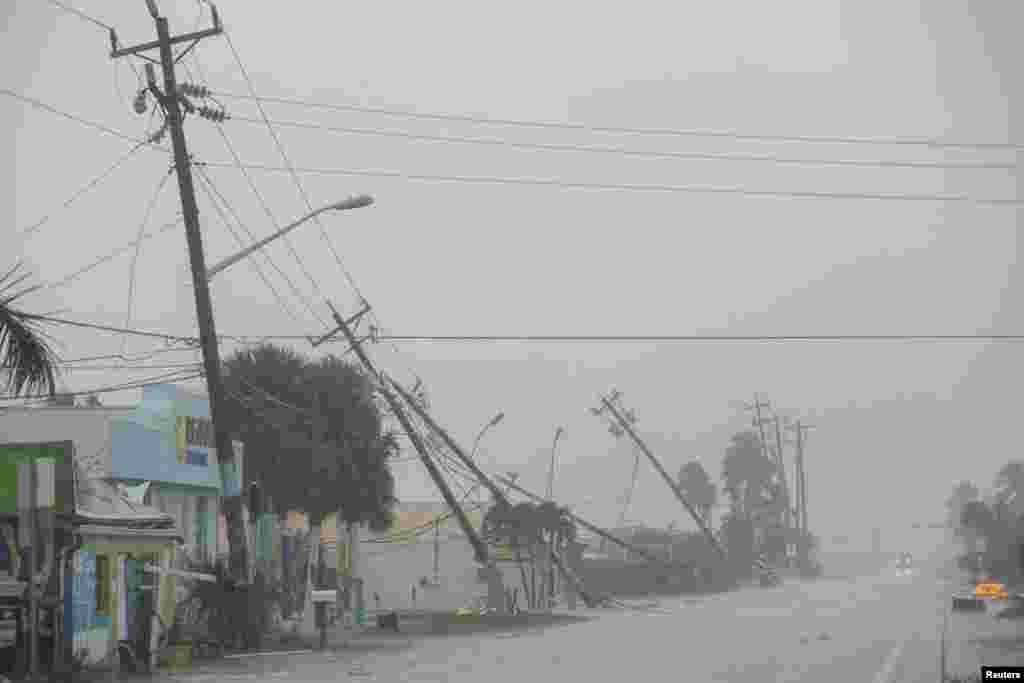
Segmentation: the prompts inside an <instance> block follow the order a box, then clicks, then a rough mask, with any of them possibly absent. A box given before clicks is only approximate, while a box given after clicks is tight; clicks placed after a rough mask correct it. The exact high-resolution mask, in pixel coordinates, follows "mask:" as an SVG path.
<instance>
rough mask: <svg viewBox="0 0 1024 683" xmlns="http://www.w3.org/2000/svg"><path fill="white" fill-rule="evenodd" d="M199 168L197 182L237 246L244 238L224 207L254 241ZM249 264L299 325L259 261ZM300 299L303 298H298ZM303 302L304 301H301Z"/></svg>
mask: <svg viewBox="0 0 1024 683" xmlns="http://www.w3.org/2000/svg"><path fill="white" fill-rule="evenodd" d="M199 170H200V173H198V176H199V178H200V180H202V181H204V182H201V183H199V185H200V187H202V188H203V191H204V192H206V197H207V199H209V200H210V203H211V204H212V205H213V208H214V210H216V212H217V215H218V216H219V217H220V220H221V223H223V224H224V227H226V228H227V229H228V231H229V232H230V233H231V236H232V237H234V238H235V241H236V242H238V246H239V247H242V248H245V247H246V246H247V245H246V244H245V242H244V240H242V238H241V237H240V236H239V235H238V232H237V231H236V230H235V228H234V226H233V225H231V222H230V221H229V220H228V218H227V215H226V214H225V209H227V211H228V212H230V213H231V215H232V216H233V217H234V219H235V221H236V222H237V223H238V224H239V226H241V227H242V229H243V230H245V231H246V232H247V233H248V234H249V237H250V238H251V239H252V241H253V242H256V237H255V236H254V235H253V234H252V231H250V230H249V228H248V227H246V226H245V224H244V223H242V222H241V221H240V220H238V214H237V213H235V210H234V209H233V208H232V207H231V205H230V204H228V203H227V199H225V198H224V195H222V194H221V193H220V192H219V191H218V190H217V189H216V186H215V185H214V184H213V181H211V180H210V178H209V177H208V176H207V174H206V173H205V172H203V171H202V169H199ZM211 190H213V192H216V193H217V197H219V198H220V200H221V202H223V203H224V207H221V205H220V204H219V203H218V202H217V198H216V197H214V194H213V192H211ZM262 256H263V257H264V258H266V260H267V262H268V263H270V265H271V266H273V267H274V268H276V269H277V272H278V273H280V275H281V276H282V277H283V278H284V279H285V281H286V282H287V283H288V284H289V285H290V286H291V287H292V291H293V292H295V293H296V294H297V295H298V294H301V292H298V289H297V288H296V287H295V285H294V283H292V281H291V280H290V279H289V278H288V276H287V275H285V274H284V272H283V271H282V270H281V269H280V268H278V267H277V264H276V263H274V261H273V260H272V259H271V258H270V255H269V254H266V253H263V254H262ZM249 265H251V266H252V267H253V268H254V269H255V270H256V272H257V273H258V274H259V276H260V279H261V280H263V283H264V284H265V285H266V286H267V289H269V290H270V292H271V293H272V294H273V295H274V298H275V299H277V303H278V305H280V306H281V309H282V310H283V311H284V312H285V314H286V315H288V317H290V318H291V319H292V321H293V322H295V324H296V325H299V326H301V325H302V321H301V320H299V318H298V316H297V315H296V314H295V312H294V311H292V310H291V308H289V307H288V305H287V304H286V303H285V301H284V298H283V297H282V296H281V294H280V292H278V291H277V288H276V287H274V285H273V283H272V282H270V279H269V278H268V277H267V275H266V273H264V272H263V269H262V268H260V265H259V262H258V261H255V260H252V261H250V262H249ZM300 301H303V300H302V299H301V298H300ZM303 303H305V301H303ZM307 306H308V304H307Z"/></svg>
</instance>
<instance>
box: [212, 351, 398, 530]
mask: <svg viewBox="0 0 1024 683" xmlns="http://www.w3.org/2000/svg"><path fill="white" fill-rule="evenodd" d="M224 384H225V387H226V391H227V396H228V400H227V401H226V403H227V411H226V412H227V418H228V419H227V421H228V423H229V425H230V426H231V428H232V429H233V430H234V431H235V432H236V433H237V434H238V435H239V437H240V438H241V439H242V440H243V441H244V442H245V444H246V463H245V472H246V475H247V478H248V479H249V480H254V481H259V482H260V484H261V486H262V487H263V490H264V492H265V493H266V494H267V495H269V496H270V497H271V498H272V499H273V501H274V502H275V505H277V506H278V507H279V508H282V509H288V508H291V509H297V510H304V511H305V512H306V513H307V514H309V515H310V517H311V518H313V519H321V518H322V517H323V516H324V515H325V514H328V513H331V512H335V511H339V510H340V512H341V516H342V520H343V521H344V522H346V523H360V524H363V523H365V524H369V525H370V526H372V527H373V528H376V529H383V528H386V526H387V524H388V522H389V517H388V513H389V512H390V511H391V509H392V508H393V506H394V504H395V502H396V498H395V484H394V479H393V477H392V474H391V469H390V466H389V464H388V461H389V459H390V458H391V457H393V456H394V455H396V454H397V452H398V450H399V444H398V441H397V439H396V438H395V435H394V434H393V433H390V432H388V431H386V430H385V429H384V425H383V419H382V415H381V411H380V407H379V405H378V403H377V402H376V401H375V399H374V385H373V383H372V382H371V381H370V380H369V379H368V378H367V377H366V375H365V374H364V373H363V372H362V371H361V370H360V369H359V368H358V367H357V366H355V365H352V364H350V363H347V362H345V361H344V360H342V359H340V358H338V357H335V356H327V357H326V358H323V359H320V360H317V361H312V360H309V359H307V358H305V357H304V356H302V355H300V354H298V353H296V352H295V351H293V350H291V349H289V348H286V347H280V346H275V345H273V344H264V345H261V346H259V347H256V348H254V349H252V350H249V351H240V352H237V353H235V354H234V355H233V356H231V357H230V358H228V359H227V360H226V361H225V363H224Z"/></svg>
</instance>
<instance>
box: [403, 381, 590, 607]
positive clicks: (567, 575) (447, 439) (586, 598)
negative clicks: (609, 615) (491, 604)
mask: <svg viewBox="0 0 1024 683" xmlns="http://www.w3.org/2000/svg"><path fill="white" fill-rule="evenodd" d="M389 382H390V383H391V386H392V387H394V389H395V391H397V392H398V393H399V395H401V397H402V398H403V399H404V400H405V402H406V403H408V404H409V406H410V407H411V408H412V409H413V410H414V411H415V412H416V414H417V415H419V416H420V419H422V420H423V421H424V422H426V423H427V426H429V427H430V428H431V429H432V430H434V432H435V433H436V434H437V435H438V436H440V437H441V440H442V441H444V443H445V445H446V446H448V448H450V449H451V451H452V452H453V453H455V455H456V456H458V458H459V460H461V461H462V463H463V464H464V465H465V466H466V467H468V468H469V470H470V472H472V473H473V475H474V476H475V477H476V478H477V480H478V481H479V482H480V483H481V484H483V485H484V486H486V487H487V488H488V489H489V490H490V491H491V495H493V496H494V499H495V500H496V501H498V502H499V503H502V504H504V505H508V504H509V500H508V496H506V495H505V492H504V491H502V490H501V488H500V487H498V486H497V485H496V484H495V483H494V482H493V481H491V479H490V477H488V476H487V475H486V474H484V473H483V471H481V470H480V468H479V467H477V465H476V463H475V462H473V459H472V458H470V457H469V456H467V455H466V453H465V451H463V450H462V448H460V447H459V445H458V444H457V443H455V440H454V439H453V438H452V437H451V435H450V434H448V432H447V431H445V430H444V429H443V428H442V427H441V426H440V425H439V424H437V422H436V421H435V420H434V418H432V417H431V416H430V414H429V413H427V411H426V410H424V409H423V406H422V405H420V403H419V401H417V400H416V399H415V398H414V397H413V396H411V395H410V394H409V392H408V391H406V390H405V389H404V388H403V387H402V386H401V385H400V384H399V383H398V382H396V381H395V380H394V379H390V378H389ZM551 561H552V562H553V563H554V565H555V567H557V569H558V572H559V573H560V574H561V575H562V578H564V579H565V580H566V581H567V582H569V585H571V586H572V587H573V590H575V591H576V592H577V593H578V594H579V595H580V597H582V598H583V602H584V603H585V604H586V605H587V607H594V606H596V605H597V604H598V603H597V600H596V599H595V598H594V597H593V596H591V595H590V594H589V593H588V592H587V591H586V589H585V588H584V586H583V581H582V580H581V579H580V578H579V577H578V576H576V575H575V574H574V573H573V572H572V570H570V569H569V568H568V567H566V566H565V563H563V562H562V559H561V558H560V557H559V556H558V553H556V552H555V551H554V550H552V551H551Z"/></svg>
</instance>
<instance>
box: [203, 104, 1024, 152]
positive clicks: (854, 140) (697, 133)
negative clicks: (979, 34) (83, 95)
mask: <svg viewBox="0 0 1024 683" xmlns="http://www.w3.org/2000/svg"><path fill="white" fill-rule="evenodd" d="M215 94H217V95H219V96H221V97H225V98H230V99H235V100H255V101H257V102H258V103H262V102H266V103H274V104H288V105H298V106H303V107H308V108H311V109H330V110H336V111H349V112H359V113H365V114H379V115H383V116H392V117H397V118H409V119H426V120H431V121H461V122H465V123H476V124H483V125H489V126H512V127H517V128H548V129H555V130H576V131H585V132H590V133H610V134H617V135H653V136H671V137H709V138H729V139H733V140H750V141H760V142H801V143H827V144H858V145H893V146H921V147H931V148H935V149H973V150H1021V149H1024V144H1021V143H1016V142H959V141H952V140H941V139H935V138H933V139H928V138H895V137H893V138H884V137H855V136H837V135H769V134H761V133H757V134H755V133H744V132H741V131H735V130H711V129H700V128H636V127H627V126H589V125H586V124H579V123H559V122H551V121H528V120H524V119H502V118H489V117H485V116H474V115H466V114H438V113H425V112H413V111H407V110H399V109H388V108H383V107H367V106H362V105H352V104H330V103H323V102H312V101H308V100H301V99H295V98H286V97H267V96H256V95H255V94H249V95H245V94H239V93H229V92H223V91H216V92H215Z"/></svg>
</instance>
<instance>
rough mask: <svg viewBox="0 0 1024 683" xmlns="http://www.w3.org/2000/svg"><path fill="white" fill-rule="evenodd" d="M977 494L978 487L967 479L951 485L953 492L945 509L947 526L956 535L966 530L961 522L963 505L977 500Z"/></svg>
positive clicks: (960, 534)
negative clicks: (946, 511)
mask: <svg viewBox="0 0 1024 683" xmlns="http://www.w3.org/2000/svg"><path fill="white" fill-rule="evenodd" d="M979 495H980V493H979V491H978V487H977V486H975V485H974V484H972V483H971V482H969V481H961V482H960V483H959V484H957V485H956V486H955V487H953V493H952V494H950V496H949V499H948V500H947V501H946V509H947V510H948V517H947V520H948V523H949V527H950V528H951V529H952V530H953V533H955V534H956V535H957V536H962V535H963V534H964V532H965V531H966V529H965V527H964V526H963V524H962V522H961V516H962V514H963V510H964V506H965V505H967V503H970V502H971V501H974V500H978V496H979Z"/></svg>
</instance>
